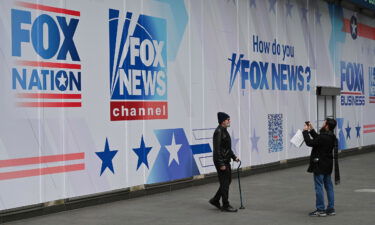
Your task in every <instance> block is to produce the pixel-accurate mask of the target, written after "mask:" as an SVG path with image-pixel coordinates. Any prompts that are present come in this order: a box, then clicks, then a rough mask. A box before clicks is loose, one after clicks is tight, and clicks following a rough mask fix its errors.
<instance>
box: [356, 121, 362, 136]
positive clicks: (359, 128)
mask: <svg viewBox="0 0 375 225" xmlns="http://www.w3.org/2000/svg"><path fill="white" fill-rule="evenodd" d="M355 130H356V131H357V138H359V137H361V127H360V126H359V122H358V125H357V126H356V127H355Z"/></svg>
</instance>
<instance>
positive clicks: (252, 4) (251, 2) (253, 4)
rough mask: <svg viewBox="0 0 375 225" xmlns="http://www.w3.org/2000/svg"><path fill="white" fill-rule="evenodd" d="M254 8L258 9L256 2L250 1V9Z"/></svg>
mask: <svg viewBox="0 0 375 225" xmlns="http://www.w3.org/2000/svg"><path fill="white" fill-rule="evenodd" d="M252 6H254V8H256V7H257V4H256V2H255V0H250V8H252Z"/></svg>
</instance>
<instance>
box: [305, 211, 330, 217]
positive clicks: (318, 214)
mask: <svg viewBox="0 0 375 225" xmlns="http://www.w3.org/2000/svg"><path fill="white" fill-rule="evenodd" d="M309 216H327V213H326V212H325V211H324V210H315V211H314V212H311V213H309Z"/></svg>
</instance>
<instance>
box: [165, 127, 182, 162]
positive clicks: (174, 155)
mask: <svg viewBox="0 0 375 225" xmlns="http://www.w3.org/2000/svg"><path fill="white" fill-rule="evenodd" d="M165 147H166V148H167V150H168V152H169V163H168V166H170V165H171V163H172V161H173V160H174V161H175V162H176V163H177V164H180V162H179V161H178V151H180V148H181V144H179V145H178V144H176V140H175V138H174V134H172V143H171V145H166V146H165Z"/></svg>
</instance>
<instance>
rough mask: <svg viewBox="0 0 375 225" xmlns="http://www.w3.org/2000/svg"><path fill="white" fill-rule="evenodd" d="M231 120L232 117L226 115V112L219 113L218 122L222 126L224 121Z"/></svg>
mask: <svg viewBox="0 0 375 225" xmlns="http://www.w3.org/2000/svg"><path fill="white" fill-rule="evenodd" d="M228 118H230V116H229V115H228V114H226V113H225V112H218V113H217V122H219V124H221V123H222V122H223V121H224V120H226V119H228Z"/></svg>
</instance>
